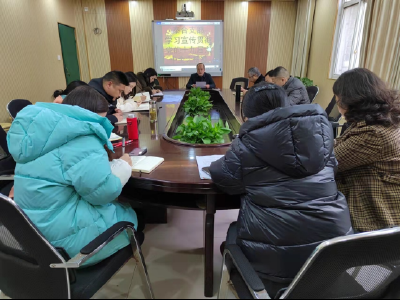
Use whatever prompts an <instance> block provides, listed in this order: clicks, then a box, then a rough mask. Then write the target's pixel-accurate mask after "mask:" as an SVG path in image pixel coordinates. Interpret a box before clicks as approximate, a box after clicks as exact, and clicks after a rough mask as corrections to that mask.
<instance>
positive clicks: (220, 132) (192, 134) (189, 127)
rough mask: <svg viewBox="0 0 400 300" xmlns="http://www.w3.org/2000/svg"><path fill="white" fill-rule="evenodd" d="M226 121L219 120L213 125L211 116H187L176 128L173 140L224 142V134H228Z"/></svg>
mask: <svg viewBox="0 0 400 300" xmlns="http://www.w3.org/2000/svg"><path fill="white" fill-rule="evenodd" d="M230 132H231V130H230V129H229V125H228V122H226V123H225V125H224V122H222V120H219V122H218V123H215V124H214V125H213V124H212V122H211V116H209V117H208V118H205V117H203V116H195V117H187V118H186V119H185V122H184V123H183V124H182V125H181V126H179V127H178V128H177V130H176V136H174V137H173V139H174V140H180V141H181V142H185V143H189V144H206V145H209V144H218V143H224V142H225V140H224V135H225V134H229V133H230Z"/></svg>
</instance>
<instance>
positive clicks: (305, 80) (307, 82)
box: [296, 76, 314, 87]
mask: <svg viewBox="0 0 400 300" xmlns="http://www.w3.org/2000/svg"><path fill="white" fill-rule="evenodd" d="M296 78H297V79H300V80H301V82H302V83H303V84H304V86H305V87H310V86H314V81H313V80H311V79H310V78H307V77H303V78H300V77H297V76H296Z"/></svg>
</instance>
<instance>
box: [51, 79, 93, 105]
mask: <svg viewBox="0 0 400 300" xmlns="http://www.w3.org/2000/svg"><path fill="white" fill-rule="evenodd" d="M87 85H88V84H87V83H86V82H83V81H80V80H77V81H72V82H71V83H70V84H68V85H67V88H66V89H65V90H57V91H55V92H54V93H53V97H54V101H53V103H59V104H61V103H62V102H63V100H64V99H65V97H67V96H68V95H69V93H71V92H72V91H73V90H74V89H76V88H77V87H79V86H87Z"/></svg>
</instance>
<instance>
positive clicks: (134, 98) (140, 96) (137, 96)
mask: <svg viewBox="0 0 400 300" xmlns="http://www.w3.org/2000/svg"><path fill="white" fill-rule="evenodd" d="M142 96H146V100H145V101H143V103H145V102H150V100H151V97H150V93H149V92H145V93H138V94H136V95H135V97H133V100H135V101H140V100H141V99H142ZM131 99H132V98H131Z"/></svg>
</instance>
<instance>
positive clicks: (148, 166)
mask: <svg viewBox="0 0 400 300" xmlns="http://www.w3.org/2000/svg"><path fill="white" fill-rule="evenodd" d="M131 159H132V164H133V167H132V170H133V172H142V173H146V174H150V173H151V172H153V171H154V170H155V169H157V168H158V167H159V166H160V165H161V164H162V163H163V162H164V158H161V157H154V156H131Z"/></svg>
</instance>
